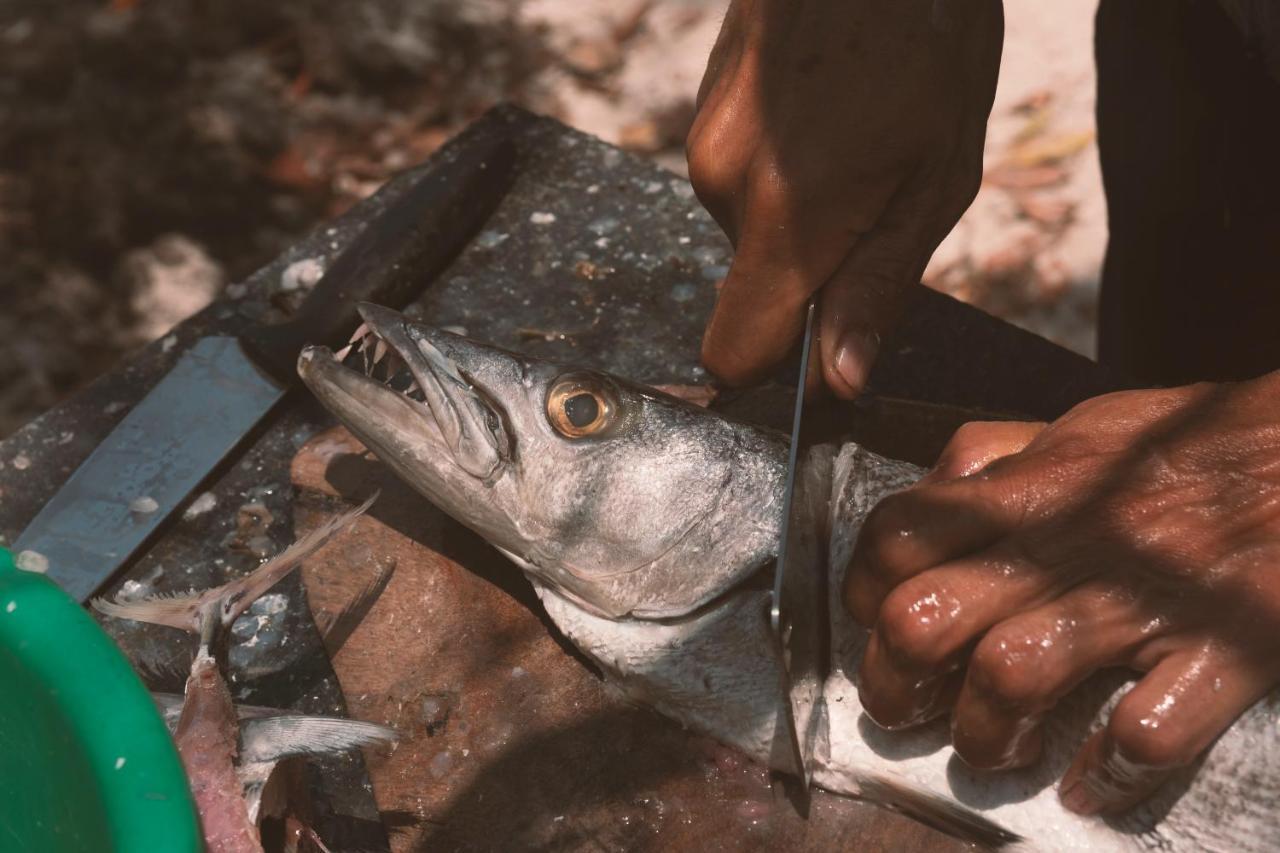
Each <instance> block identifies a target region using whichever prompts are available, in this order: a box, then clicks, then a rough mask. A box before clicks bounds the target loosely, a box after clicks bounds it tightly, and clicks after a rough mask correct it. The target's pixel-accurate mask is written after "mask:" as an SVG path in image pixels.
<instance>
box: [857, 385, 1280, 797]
mask: <svg viewBox="0 0 1280 853" xmlns="http://www.w3.org/2000/svg"><path fill="white" fill-rule="evenodd" d="M845 599H846V603H847V605H848V607H849V608H850V610H851V611H852V613H853V614H854V616H855V617H856V618H857V619H858V620H859V621H860V622H862V623H863V624H865V625H869V626H873V627H872V634H871V638H870V641H869V644H868V647H867V650H866V654H865V658H864V660H863V663H862V668H861V671H860V678H861V682H860V688H859V689H860V691H861V695H862V700H863V703H864V705H865V707H866V710H867V713H868V714H869V715H870V716H871V717H872V718H873V719H875V720H876V721H877V722H879V723H880V724H881V725H884V726H887V727H891V728H893V727H905V726H911V725H914V724H917V723H921V722H924V721H926V720H929V719H932V718H934V717H937V716H940V715H943V714H945V713H947V712H950V717H951V732H952V740H953V743H954V745H955V749H956V752H957V753H958V754H959V755H960V757H961V758H963V759H964V760H965V761H967V762H968V763H969V764H971V765H973V766H975V767H978V768H991V769H997V768H1010V767H1019V766H1024V765H1027V764H1030V763H1032V762H1034V761H1035V760H1036V758H1037V757H1038V754H1039V751H1040V744H1041V729H1040V723H1041V720H1042V718H1043V717H1044V715H1045V714H1046V712H1048V711H1049V710H1050V709H1051V708H1053V706H1054V705H1055V703H1057V702H1058V700H1059V699H1061V698H1062V697H1063V696H1064V695H1066V694H1067V693H1068V692H1069V691H1071V690H1072V689H1073V688H1074V687H1075V686H1076V685H1077V684H1079V683H1080V682H1081V681H1083V680H1084V679H1085V678H1087V677H1088V676H1089V675H1091V674H1092V673H1094V672H1095V671H1097V670H1099V669H1102V668H1105V667H1114V666H1121V667H1128V668H1131V669H1133V670H1137V671H1138V672H1140V673H1142V675H1141V677H1140V679H1139V680H1138V682H1137V684H1136V685H1135V686H1134V688H1133V690H1132V691H1131V692H1130V693H1128V694H1127V695H1126V696H1125V697H1124V698H1123V699H1122V700H1121V701H1120V703H1119V705H1118V706H1117V707H1116V708H1115V710H1114V711H1113V712H1112V714H1111V716H1110V719H1109V721H1108V723H1107V725H1106V726H1105V727H1104V728H1103V729H1102V730H1101V731H1099V732H1098V733H1097V734H1096V735H1094V736H1093V737H1092V738H1091V739H1090V740H1089V741H1088V742H1087V743H1086V744H1085V745H1084V746H1083V747H1082V749H1081V750H1080V752H1079V753H1078V755H1077V756H1076V757H1075V759H1074V761H1073V763H1072V765H1071V767H1070V769H1069V770H1068V771H1067V773H1066V776H1065V777H1064V779H1063V781H1062V783H1061V785H1060V788H1059V791H1060V796H1061V798H1062V800H1063V803H1064V804H1065V805H1066V806H1067V807H1068V808H1070V809H1072V810H1073V811H1077V812H1080V813H1084V814H1092V813H1096V812H1104V811H1105V812H1110V811H1119V810H1123V809H1125V808H1127V807H1129V806H1130V805H1132V804H1134V803H1135V802H1137V801H1138V800H1140V799H1142V798H1143V797H1145V796H1146V795H1147V794H1149V793H1151V792H1152V791H1153V790H1154V789H1155V788H1156V787H1157V786H1158V785H1159V784H1160V783H1161V782H1162V781H1163V779H1164V778H1165V777H1166V776H1167V775H1168V773H1169V772H1170V771H1171V770H1173V769H1175V768H1178V767H1182V766H1185V765H1188V764H1190V763H1191V762H1193V761H1194V760H1195V759H1196V758H1197V757H1198V756H1199V755H1200V753H1201V752H1202V751H1203V750H1204V749H1205V748H1206V747H1208V746H1209V745H1210V744H1211V743H1212V742H1213V740H1214V739H1215V738H1216V737H1217V736H1218V735H1219V734H1220V733H1221V732H1222V731H1224V730H1225V729H1226V728H1227V727H1229V726H1230V725H1231V723H1232V722H1233V721H1234V720H1235V719H1236V717H1237V716H1239V715H1240V714H1241V713H1242V712H1243V711H1244V710H1246V709H1247V708H1248V707H1249V706H1250V705H1252V704H1253V703H1254V702H1255V701H1257V700H1258V699H1260V698H1261V697H1262V696H1264V695H1265V694H1266V693H1267V692H1268V691H1269V690H1270V689H1271V688H1272V687H1273V686H1274V685H1276V684H1277V682H1280V373H1276V374H1272V375H1270V376H1267V377H1263V378H1262V379H1259V380H1255V381H1252V382H1247V383H1240V384H1235V385H1197V386H1190V387H1186V388H1178V389H1172V390H1160V391H1133V392H1123V393H1118V394H1112V395H1107V396H1105V397H1099V398H1096V399H1094V400H1090V401H1088V402H1086V403H1083V404H1081V405H1080V406H1077V407H1076V408H1075V409H1073V410H1072V411H1071V412H1069V413H1068V414H1067V415H1065V416H1064V417H1063V418H1061V419H1060V420H1058V421H1057V422H1055V423H1053V424H1051V425H1048V426H1045V425H1044V424H1010V423H974V424H969V425H967V426H965V427H964V428H962V429H961V430H960V431H959V432H957V434H956V436H955V437H954V438H953V439H952V442H951V444H950V446H949V447H948V448H947V450H946V451H945V452H944V454H943V458H942V460H941V462H940V463H939V466H938V468H937V469H936V470H935V471H934V472H933V473H931V474H930V475H929V476H928V477H926V479H925V480H924V481H922V482H921V484H920V485H918V486H916V487H914V488H912V489H910V490H908V491H906V492H903V493H900V494H898V495H895V496H892V497H890V498H888V499H886V500H885V501H883V502H882V503H881V504H880V505H879V506H877V507H876V509H875V510H874V511H873V512H872V514H871V515H870V516H869V517H868V519H867V522H866V525H865V526H864V528H863V530H862V531H861V534H860V536H859V540H858V543H857V547H856V548H855V552H854V556H853V558H852V565H851V566H850V571H849V575H848V582H847V586H846V589H845Z"/></svg>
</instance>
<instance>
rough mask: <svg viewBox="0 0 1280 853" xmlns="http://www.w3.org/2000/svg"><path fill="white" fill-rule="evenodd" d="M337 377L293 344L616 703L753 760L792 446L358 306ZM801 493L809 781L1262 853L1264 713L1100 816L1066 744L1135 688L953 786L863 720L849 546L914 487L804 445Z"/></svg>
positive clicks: (354, 423)
mask: <svg viewBox="0 0 1280 853" xmlns="http://www.w3.org/2000/svg"><path fill="white" fill-rule="evenodd" d="M360 313H361V316H362V318H363V320H364V324H363V325H362V326H361V328H360V329H359V330H358V332H357V335H356V336H355V337H354V338H353V343H354V344H357V345H358V346H359V349H361V350H362V351H364V352H368V351H369V350H373V351H374V353H375V357H374V358H373V359H372V361H371V363H370V364H359V363H357V364H355V365H351V366H349V365H348V364H347V363H344V362H343V361H342V360H340V359H339V358H338V357H337V356H336V355H335V354H334V353H332V352H330V351H329V350H328V349H326V348H324V347H308V348H306V349H304V350H303V351H302V353H301V355H300V357H299V360H298V373H299V375H300V377H301V378H302V380H303V382H304V383H305V384H306V386H307V387H308V388H309V389H310V391H311V393H312V394H313V395H314V396H315V397H316V398H317V400H319V402H320V403H321V404H322V405H323V406H324V407H325V408H326V409H328V410H329V412H331V413H332V414H333V415H334V416H335V417H336V418H337V419H338V420H339V421H340V422H341V423H342V424H343V425H345V426H346V427H347V429H348V430H350V431H351V432H352V433H353V434H354V435H355V436H356V437H357V438H359V439H360V440H361V441H362V442H363V443H364V444H365V445H366V446H367V447H368V448H369V449H370V450H371V451H372V452H373V453H374V454H375V455H376V456H377V457H378V458H379V459H380V460H381V461H382V462H383V463H384V464H386V465H387V466H388V467H390V468H391V469H392V470H393V471H395V472H396V473H397V474H398V475H399V476H400V477H401V478H402V479H403V480H404V481H405V482H406V483H408V484H409V485H410V486H412V487H413V488H414V489H415V490H416V491H418V492H419V493H420V494H422V495H423V496H424V497H426V498H427V500H429V501H430V502H431V503H433V504H435V505H436V506H437V507H439V508H440V509H441V510H443V511H444V512H446V513H448V514H449V515H451V516H452V517H453V518H455V519H456V520H457V521H459V522H460V523H462V524H464V525H466V526H467V527H469V528H471V529H472V530H474V531H475V532H476V533H478V534H479V535H480V536H482V537H484V538H485V539H486V540H488V541H489V542H490V543H491V544H492V545H493V546H494V547H495V548H497V549H498V550H500V551H501V552H503V553H504V554H506V555H507V557H509V558H510V559H511V560H512V562H514V563H515V564H516V565H517V566H518V567H519V568H520V569H521V570H522V571H523V572H524V574H525V575H526V577H527V578H528V579H529V581H530V582H531V584H532V585H533V587H534V590H535V591H536V593H537V596H538V598H539V600H540V602H541V604H542V606H543V608H544V609H545V610H546V613H547V615H548V616H549V617H550V619H551V621H552V622H553V623H554V624H555V625H556V627H557V628H558V629H559V630H560V631H561V632H562V633H563V634H564V635H565V637H567V638H568V639H569V640H570V641H571V642H572V643H573V644H574V645H575V646H576V647H577V648H578V649H579V650H581V652H582V653H583V654H584V655H586V656H587V657H588V658H589V659H591V660H592V661H593V662H594V663H596V664H597V665H598V666H599V668H600V669H601V671H602V672H603V673H604V674H605V675H606V677H608V678H609V679H610V680H611V681H613V682H615V683H616V684H617V685H618V686H619V687H620V688H621V689H622V691H623V692H624V693H625V695H627V696H628V697H629V698H631V699H632V700H634V701H636V702H639V703H642V704H645V705H648V706H649V707H652V708H654V709H656V710H657V711H658V712H660V713H662V714H664V715H666V716H668V717H670V718H671V719H673V720H676V721H677V722H679V723H681V724H683V725H684V726H686V727H689V728H691V729H694V730H697V731H699V732H702V733H705V734H707V735H709V736H711V737H713V738H715V739H717V740H719V741H721V742H723V743H725V744H728V745H730V746H732V747H735V748H737V749H739V750H741V751H742V752H744V753H745V754H747V755H748V756H750V757H751V758H752V759H754V760H755V761H757V762H760V763H762V764H767V763H768V761H769V757H770V745H771V741H772V736H773V732H774V728H775V725H776V723H777V719H778V715H779V714H780V713H782V712H783V709H784V707H785V704H784V703H785V702H786V698H785V697H784V696H783V695H781V692H780V687H779V684H780V681H779V677H778V674H779V669H780V667H781V666H782V663H781V662H780V661H779V660H778V659H777V657H776V655H775V652H774V650H773V646H772V644H771V640H770V635H769V625H768V618H767V607H768V603H769V596H770V593H769V589H768V587H769V585H770V582H771V575H772V570H773V561H774V558H775V556H776V549H777V544H778V534H779V525H780V521H781V518H780V502H781V498H782V491H783V478H784V473H785V464H786V454H787V449H788V447H787V438H786V437H785V436H782V435H781V434H779V433H776V432H774V431H771V430H769V429H766V428H763V427H760V426H756V425H753V424H750V423H744V422H739V421H735V420H731V419H728V418H725V417H723V416H721V415H720V414H718V413H716V412H714V411H710V410H707V409H703V408H700V407H698V406H695V405H692V404H690V403H688V402H685V401H683V400H679V399H676V398H674V397H672V396H669V395H667V394H664V393H662V392H660V391H657V390H655V389H653V388H648V387H645V386H643V385H640V384H637V383H633V382H630V381H627V380H626V379H623V378H620V377H617V376H612V375H610V374H607V373H604V372H601V371H596V370H590V369H586V368H582V367H579V366H575V365H566V364H559V363H555V362H553V361H548V360H544V359H539V358H534V357H530V356H527V355H521V354H518V353H514V352H510V351H507V350H504V349H501V348H499V347H495V346H491V345H487V344H484V343H481V342H478V341H474V340H470V339H468V338H465V337H461V336H458V335H455V334H452V333H450V332H447V331H444V330H442V329H438V328H434V327H432V326H430V325H427V324H422V323H415V322H412V321H410V320H408V319H406V318H405V317H403V316H401V315H400V314H398V313H397V312H395V311H391V310H389V309H386V308H382V307H379V306H374V305H362V306H361V307H360ZM803 462H804V464H803V466H802V468H801V470H800V478H799V481H798V486H797V488H798V489H799V490H800V494H801V495H802V496H803V498H802V499H803V501H804V503H805V505H806V506H810V507H812V511H811V512H810V513H809V515H810V518H808V519H807V520H806V524H805V529H806V531H807V535H808V536H809V537H810V538H811V539H812V541H814V542H816V543H818V545H819V547H820V548H821V549H822V550H823V551H824V553H825V556H826V560H827V564H828V565H829V567H830V573H829V574H830V583H831V595H830V596H829V601H830V606H829V611H828V612H827V613H825V614H814V618H827V619H828V620H830V626H831V636H832V660H831V662H830V670H831V674H830V676H829V678H828V680H827V682H826V684H825V687H824V689H823V691H822V694H821V696H820V697H819V699H818V701H817V703H816V706H815V708H814V713H818V714H819V715H820V716H819V720H820V725H819V732H818V742H817V745H816V748H815V753H814V771H813V782H814V784H815V785H816V786H817V787H820V788H823V789H825V790H827V791H829V792H832V793H835V794H840V795H846V796H850V797H856V798H861V799H864V800H867V801H869V802H873V803H876V804H879V805H882V806H886V807H889V808H893V809H896V810H898V811H901V812H904V813H906V814H908V815H910V816H912V817H914V818H916V819H918V820H921V821H924V822H926V823H929V824H931V825H933V826H935V827H937V828H940V829H943V830H944V831H947V832H949V833H951V834H953V835H955V836H956V837H958V838H961V839H963V840H965V841H969V842H973V843H976V844H979V845H982V846H985V847H987V848H991V849H1003V850H1046V851H1071V850H1117V851H1147V850H1161V851H1190V850H1233V851H1246V853H1251V852H1252V851H1263V850H1274V849H1280V821H1277V820H1276V818H1275V817H1274V815H1273V813H1272V809H1273V804H1274V803H1275V802H1276V801H1277V798H1278V797H1280V725H1278V723H1280V696H1278V695H1277V694H1275V693H1273V694H1272V695H1270V696H1268V697H1266V698H1265V699H1263V700H1262V701H1260V702H1259V703H1258V704H1256V705H1255V706H1254V707H1253V708H1252V709H1251V710H1250V711H1248V712H1247V713H1246V714H1245V715H1243V716H1242V717H1241V718H1240V719H1239V720H1238V721H1237V722H1236V724H1235V725H1234V726H1233V727H1232V728H1231V729H1230V730H1229V731H1227V732H1226V733H1225V734H1224V735H1223V736H1222V737H1221V738H1219V740H1218V741H1217V742H1216V744H1215V745H1214V746H1213V748H1212V749H1211V750H1210V752H1209V753H1208V754H1207V755H1206V756H1205V757H1204V758H1203V759H1202V760H1201V761H1200V762H1199V763H1198V765H1197V766H1195V767H1191V768H1187V769H1186V770H1185V771H1183V772H1181V773H1179V774H1177V775H1175V776H1174V777H1173V778H1172V779H1170V780H1169V781H1168V782H1167V783H1166V784H1165V785H1163V786H1162V787H1161V788H1160V789H1159V790H1158V791H1157V792H1156V793H1155V794H1154V795H1153V796H1152V797H1151V798H1149V799H1148V800H1146V801H1145V802H1144V803H1142V804H1140V805H1138V806H1137V807H1135V808H1134V809H1132V810H1130V811H1129V812H1127V813H1126V814H1123V815H1120V816H1116V817H1107V818H1099V817H1085V816H1080V815H1077V814H1074V813H1072V812H1069V811H1067V810H1066V809H1065V808H1063V807H1062V805H1061V804H1060V803H1059V800H1058V796H1057V791H1056V783H1057V780H1058V779H1059V778H1060V777H1061V775H1062V773H1063V771H1064V770H1065V769H1066V767H1067V765H1068V763H1069V762H1070V759H1071V757H1072V755H1073V754H1074V752H1075V750H1076V749H1077V748H1078V747H1079V746H1080V745H1081V744H1082V743H1083V742H1084V741H1085V739H1086V737H1087V736H1088V734H1089V733H1091V732H1092V731H1096V730H1097V729H1098V728H1100V727H1101V725H1102V724H1103V722H1104V721H1105V719H1106V715H1107V714H1108V712H1109V710H1110V709H1111V708H1113V707H1114V706H1115V704H1116V703H1117V702H1118V701H1119V699H1120V698H1121V697H1122V696H1123V694H1124V693H1125V692H1126V691H1127V689H1129V687H1130V686H1131V685H1132V683H1133V679H1132V675H1131V674H1126V673H1123V672H1116V671H1112V672H1105V673H1101V674H1099V675H1097V676H1095V677H1094V678H1092V679H1091V680H1089V681H1087V682H1086V683H1085V684H1083V685H1082V686H1081V687H1079V688H1078V689H1077V690H1076V691H1074V692H1073V693H1072V694H1071V695H1070V696H1069V697H1067V698H1066V699H1064V700H1063V701H1062V702H1061V703H1060V704H1059V706H1058V707H1057V708H1056V709H1055V710H1054V711H1053V712H1051V714H1050V715H1049V717H1048V718H1047V719H1046V722H1045V748H1044V753H1043V756H1042V758H1041V760H1040V761H1039V762H1038V763H1037V764H1036V765H1035V766H1033V767H1030V768H1026V769H1022V770H1016V771H1005V772H1000V773H992V772H980V771H976V770H973V769H970V768H969V767H968V766H967V765H965V764H964V763H963V762H962V761H961V760H960V759H959V758H958V757H957V756H955V754H954V752H953V750H952V748H951V745H950V736H949V731H948V728H947V725H946V723H945V721H935V722H934V723H932V724H928V725H925V726H923V727H920V728H916V729H912V730H909V731H894V732H889V731H885V730H883V729H881V728H879V727H878V726H876V725H875V723H873V722H872V721H871V719H870V718H869V717H868V716H867V715H866V714H865V713H864V711H863V708H862V705H861V703H860V701H859V698H858V691H857V687H856V683H857V667H858V662H859V661H860V660H861V656H862V651H863V648H864V647H865V643H866V641H867V636H868V634H867V631H866V629H865V628H863V627H862V626H859V625H858V624H857V623H856V622H854V620H853V619H852V617H850V616H849V615H848V614H847V613H846V612H845V609H844V607H843V605H842V603H841V601H842V598H841V595H840V591H841V589H842V587H843V581H844V577H843V576H844V573H845V570H846V567H847V566H848V563H849V557H850V555H851V554H852V550H853V547H854V543H855V541H856V539H857V534H858V530H859V529H860V527H861V525H862V523H863V521H864V520H865V519H866V517H867V515H868V513H869V512H870V511H871V509H872V508H873V507H874V506H875V505H876V503H877V502H879V501H880V500H881V499H882V498H884V497H885V496H887V495H890V494H893V493H894V492H896V491H899V490H901V489H904V488H907V487H909V486H910V485H912V484H913V483H914V482H915V481H916V480H918V479H919V478H920V477H921V476H922V475H923V474H924V470H923V469H921V468H919V467H917V466H914V465H911V464H908V463H905V462H901V461H897V460H893V459H888V458H886V457H882V456H879V455H877V454H875V453H873V452H871V451H869V450H867V449H866V448H863V447H861V446H859V445H857V444H856V443H852V442H848V443H838V442H836V443H830V444H822V445H818V446H815V447H813V448H809V449H807V450H806V452H805V454H804V456H803Z"/></svg>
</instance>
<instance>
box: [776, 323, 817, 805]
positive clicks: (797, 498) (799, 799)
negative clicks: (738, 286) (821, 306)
mask: <svg viewBox="0 0 1280 853" xmlns="http://www.w3.org/2000/svg"><path fill="white" fill-rule="evenodd" d="M815 314H816V307H815V303H814V302H813V301H810V303H809V308H808V313H807V314H806V317H805V329H804V341H803V343H802V345H801V351H800V353H801V354H800V377H799V382H798V384H797V387H796V403H795V412H794V415H793V418H792V427H791V449H790V452H789V454H788V457H787V478H786V485H785V490H784V492H783V501H782V513H783V516H782V518H783V525H782V535H781V539H780V541H779V543H778V562H777V569H776V571H775V574H774V584H773V599H772V605H771V607H770V611H769V623H770V628H771V629H772V634H773V638H774V645H775V650H776V651H777V653H778V655H779V658H780V660H781V661H782V662H783V666H782V667H781V674H782V675H781V682H782V684H781V687H782V691H783V693H784V695H785V696H786V697H787V702H786V705H785V708H784V713H782V714H779V715H778V723H777V725H776V727H775V730H774V739H773V745H772V754H771V761H770V765H771V766H772V767H774V768H777V769H779V770H782V771H783V772H784V773H786V774H787V776H788V777H790V781H791V784H790V785H786V786H784V787H785V789H786V790H787V793H788V795H789V799H790V800H791V801H792V803H793V804H795V806H796V808H797V810H799V811H800V813H801V814H802V815H806V816H807V814H808V803H809V784H810V781H811V779H812V773H813V750H814V744H815V742H816V739H817V734H818V731H819V729H820V726H821V721H822V718H823V709H822V704H821V698H822V686H823V683H824V682H825V680H826V676H827V667H828V663H829V660H830V624H829V618H828V613H827V566H826V556H825V553H824V551H823V548H822V547H821V543H820V541H819V530H820V523H819V521H820V514H821V513H822V511H823V509H824V508H825V506H826V502H827V500H828V499H829V495H824V494H822V493H821V492H822V488H821V482H822V477H820V476H814V475H815V474H817V473H818V472H817V471H815V470H814V465H815V464H820V463H816V462H814V461H813V460H811V459H810V458H809V454H808V453H807V450H808V444H807V442H806V440H805V429H804V405H805V379H806V377H807V376H808V373H809V358H810V350H811V349H812V346H813V327H814V316H815ZM797 783H798V784H797Z"/></svg>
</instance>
